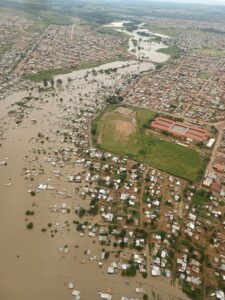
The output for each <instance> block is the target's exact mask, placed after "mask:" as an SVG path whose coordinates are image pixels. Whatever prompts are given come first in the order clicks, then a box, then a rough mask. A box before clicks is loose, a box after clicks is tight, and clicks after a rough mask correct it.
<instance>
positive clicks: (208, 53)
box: [194, 48, 225, 57]
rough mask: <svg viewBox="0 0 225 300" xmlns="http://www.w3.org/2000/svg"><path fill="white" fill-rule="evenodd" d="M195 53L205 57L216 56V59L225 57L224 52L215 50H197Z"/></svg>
mask: <svg viewBox="0 0 225 300" xmlns="http://www.w3.org/2000/svg"><path fill="white" fill-rule="evenodd" d="M194 53H197V54H199V55H204V56H216V57H224V56H225V51H224V50H220V49H214V48H202V49H197V50H195V51H194Z"/></svg>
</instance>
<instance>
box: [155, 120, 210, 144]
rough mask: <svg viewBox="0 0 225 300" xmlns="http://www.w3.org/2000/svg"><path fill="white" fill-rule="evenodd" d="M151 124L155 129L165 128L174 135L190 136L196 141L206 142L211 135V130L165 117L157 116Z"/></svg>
mask: <svg viewBox="0 0 225 300" xmlns="http://www.w3.org/2000/svg"><path fill="white" fill-rule="evenodd" d="M151 126H152V127H153V128H154V129H159V130H164V131H167V132H169V133H170V134H172V135H174V136H177V137H180V138H185V139H187V138H189V139H192V140H194V141H196V142H204V141H205V140H207V139H208V137H209V132H208V131H207V130H206V129H202V128H200V127H196V126H193V125H189V124H187V123H183V122H178V121H173V120H171V119H167V118H164V117H159V118H156V119H155V120H154V121H153V122H152V123H151Z"/></svg>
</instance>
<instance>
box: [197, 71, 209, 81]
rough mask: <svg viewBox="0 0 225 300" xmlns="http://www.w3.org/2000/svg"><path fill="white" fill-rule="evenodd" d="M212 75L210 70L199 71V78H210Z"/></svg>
mask: <svg viewBox="0 0 225 300" xmlns="http://www.w3.org/2000/svg"><path fill="white" fill-rule="evenodd" d="M210 77H211V75H210V74H209V73H208V72H198V78H199V79H201V80H208V79H209V78H210Z"/></svg>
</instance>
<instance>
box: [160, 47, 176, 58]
mask: <svg viewBox="0 0 225 300" xmlns="http://www.w3.org/2000/svg"><path fill="white" fill-rule="evenodd" d="M157 52H160V53H164V54H168V55H170V57H171V58H180V54H181V50H180V49H179V48H178V47H177V46H170V47H168V48H161V49H159V50H157Z"/></svg>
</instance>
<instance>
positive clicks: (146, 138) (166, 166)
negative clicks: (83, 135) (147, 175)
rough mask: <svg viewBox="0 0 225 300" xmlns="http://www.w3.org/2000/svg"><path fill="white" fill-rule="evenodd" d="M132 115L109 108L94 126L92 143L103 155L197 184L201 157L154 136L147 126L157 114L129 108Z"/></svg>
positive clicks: (203, 163)
mask: <svg viewBox="0 0 225 300" xmlns="http://www.w3.org/2000/svg"><path fill="white" fill-rule="evenodd" d="M129 108H130V109H131V110H133V113H132V114H131V115H126V114H122V113H120V112H118V107H116V106H114V107H110V108H108V109H107V110H106V111H105V112H103V113H102V114H101V115H100V116H98V117H97V118H96V119H95V120H94V121H93V122H92V134H93V141H94V143H96V144H97V145H98V147H99V148H101V149H102V150H104V151H108V152H112V153H115V154H119V155H125V156H128V157H129V158H131V159H134V160H137V161H140V162H146V163H148V164H149V165H151V166H152V167H155V168H158V169H160V170H162V171H165V172H168V173H170V174H173V175H176V176H178V177H181V178H184V179H187V180H189V181H193V182H196V181H198V180H199V179H200V176H201V174H202V172H203V170H204V167H205V161H204V160H203V159H202V158H201V157H200V154H199V153H198V152H197V151H195V150H193V149H190V148H186V147H184V146H181V145H178V144H175V143H173V142H170V141H166V140H164V139H161V138H158V137H156V136H153V134H152V132H151V130H149V129H148V128H146V127H147V126H146V125H147V124H149V122H150V121H151V120H152V119H153V118H154V116H155V113H154V112H153V111H150V110H148V109H142V108H136V107H129Z"/></svg>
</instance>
